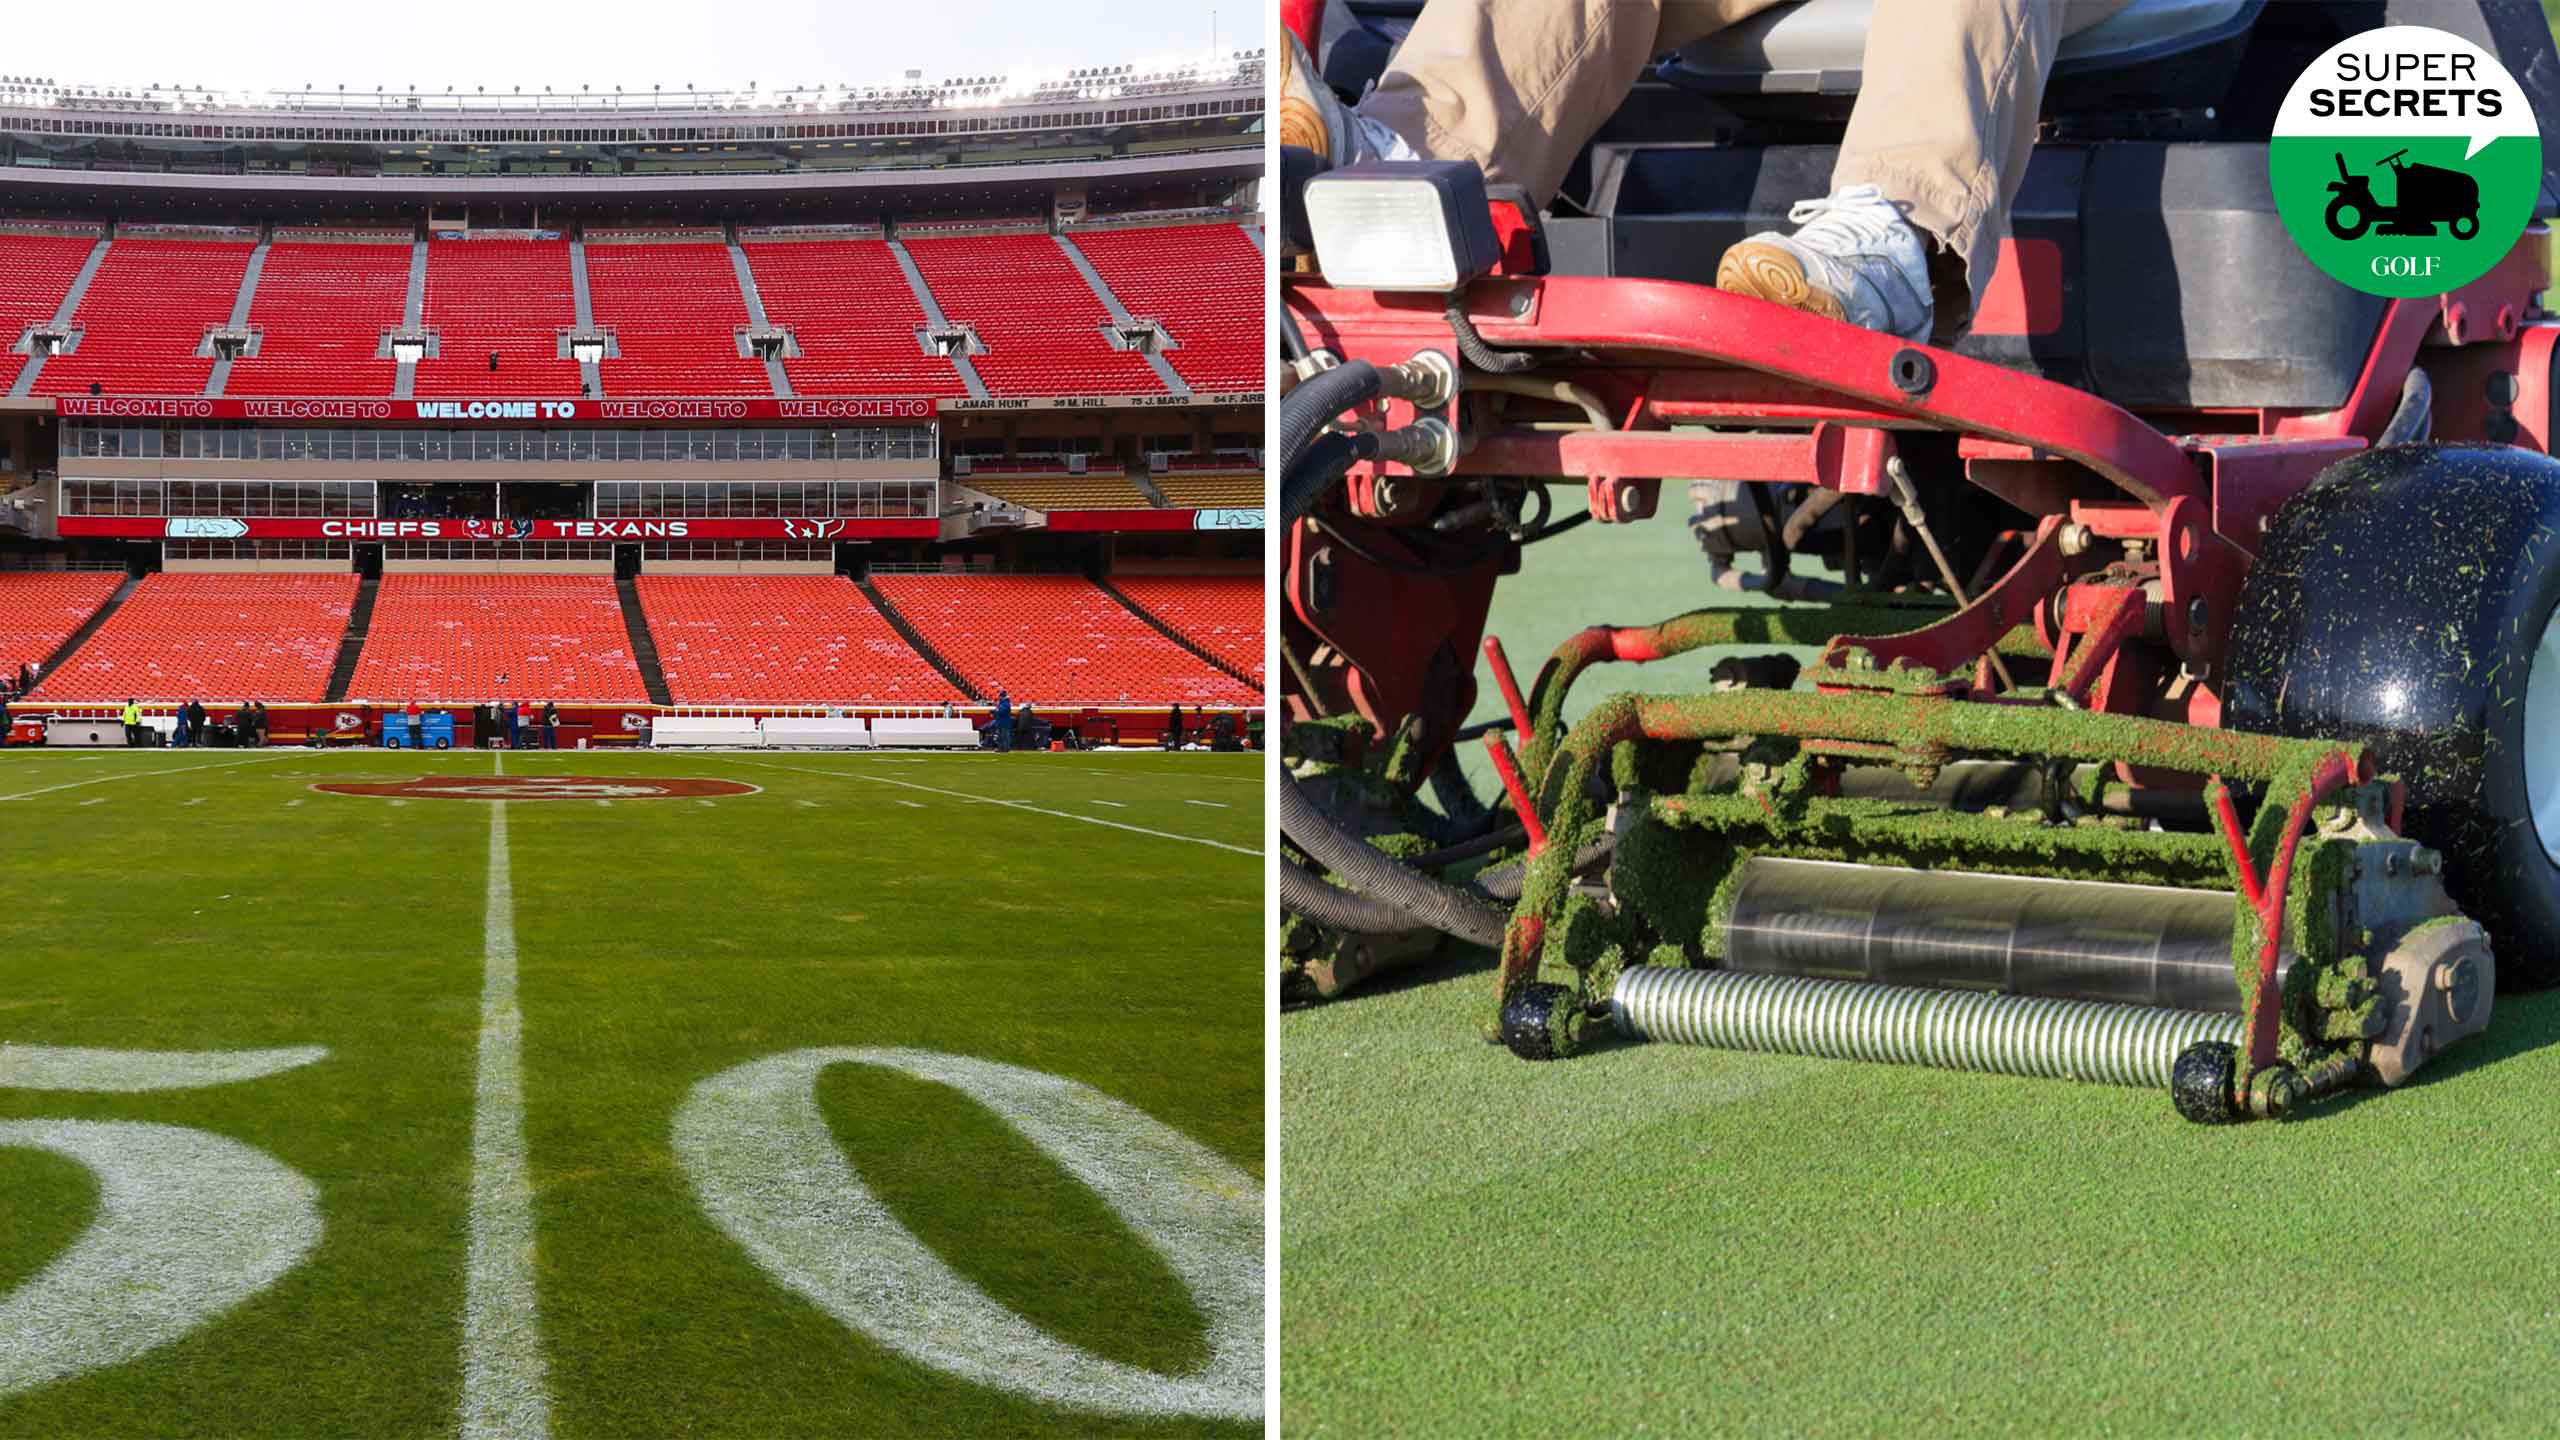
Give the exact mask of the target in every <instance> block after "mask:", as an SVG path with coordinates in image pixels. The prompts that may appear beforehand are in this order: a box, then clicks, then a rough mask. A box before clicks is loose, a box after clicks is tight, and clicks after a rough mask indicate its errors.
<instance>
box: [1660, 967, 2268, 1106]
mask: <svg viewBox="0 0 2560 1440" xmlns="http://www.w3.org/2000/svg"><path fill="white" fill-rule="evenodd" d="M1610 1011H1611V1015H1612V1017H1613V1018H1614V1019H1615V1021H1616V1023H1617V1027H1618V1031H1619V1033H1620V1034H1622V1035H1625V1036H1626V1037H1627V1038H1629V1039H1632V1040H1663V1041H1671V1042H1674V1043H1677V1044H1685V1045H1713V1046H1718V1047H1721V1048H1724V1049H1731V1050H1759V1051H1765V1052H1770V1053H1775V1054H1786V1055H1815V1056H1821V1057H1824V1058H1826V1059H1833V1060H1880V1061H1886V1062H1890V1063H1895V1064H1903V1065H1932V1066H1937V1067H1940V1068H1943V1069H1950V1070H1978V1071H1986V1072H1989V1073H1992V1074H1999V1075H2030V1076H2043V1077H2048V1078H2052V1079H2061V1080H2083V1081H2092V1082H2099V1083H2105V1084H2114V1085H2142V1086H2152V1087H2158V1088H2166V1087H2167V1086H2168V1084H2169V1073H2170V1069H2171V1067H2172V1066H2174V1065H2175V1064H2176V1063H2177V1058H2178V1052H2179V1051H2181V1050H2184V1049H2186V1048H2187V1047H2188V1046H2190V1045H2193V1044H2195V1043H2196V1042H2197V1041H2199V1040H2219V1041H2222V1042H2224V1043H2227V1044H2233V1045H2237V1044H2239V1043H2240V1039H2241V1021H2240V1018H2239V1017H2238V1016H2236V1015H2207V1014H2201V1013H2198V1012H2196V1011H2192V1010H2166V1009H2161V1008H2158V1007H2155V1006H2148V1005H2109V1004H2102V1003H2097V1002H2092V1001H2085V1000H2055V999H2045V998H2039V997H2035V996H2024V995H1995V994H1990V993H1986V992H1983V991H1979V990H1929V989H1922V988H1919V987H1916V986H1909V985H1872V984H1867V983H1865V982H1863V981H1854V980H1816V979H1809V978H1806V977H1804V976H1797V975H1748V974H1738V973H1736V972H1734V971H1730V970H1683V969H1676V968H1670V967H1665V966H1655V965H1636V966H1630V967H1628V968H1627V969H1626V970H1625V971H1623V972H1622V973H1621V974H1620V975H1619V977H1618V983H1617V989H1616V991H1615V993H1614V995H1613V996H1612V998H1611V1002H1610Z"/></svg>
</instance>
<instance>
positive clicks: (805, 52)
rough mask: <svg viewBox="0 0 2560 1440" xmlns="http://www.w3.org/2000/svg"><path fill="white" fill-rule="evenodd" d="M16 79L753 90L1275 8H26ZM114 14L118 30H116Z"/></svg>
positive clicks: (1179, 48) (846, 4) (1064, 46)
mask: <svg viewBox="0 0 2560 1440" xmlns="http://www.w3.org/2000/svg"><path fill="white" fill-rule="evenodd" d="M6 8H7V10H8V11H9V12H10V13H9V19H8V25H7V27H6V29H7V36H6V45H5V46H0V73H7V74H23V75H34V76H40V77H44V78H49V79H52V80H55V81H59V82H69V83H81V84H97V85H104V86H141V85H145V84H151V83H158V84H161V85H184V86H188V87H203V88H208V89H213V90H217V91H219V90H270V89H301V88H303V87H305V86H310V87H313V88H317V89H323V90H329V89H335V88H336V87H337V86H339V85H341V84H343V85H345V86H346V87H347V88H348V89H350V90H362V89H384V88H387V89H392V90H404V89H406V88H407V87H409V86H411V85H415V86H417V88H418V89H420V90H422V91H424V90H439V91H441V90H450V89H455V88H459V89H462V90H464V91H469V90H471V89H472V88H474V87H477V86H484V85H485V86H487V87H488V88H489V89H490V90H492V91H500V90H510V89H514V88H517V87H522V88H524V89H527V90H539V89H541V88H542V87H543V86H545V85H549V86H551V87H553V88H554V89H563V90H575V89H577V88H578V87H579V86H580V85H582V84H586V85H593V86H594V87H595V88H596V89H598V90H610V89H611V88H612V87H613V86H615V85H621V86H623V87H624V88H625V89H636V90H647V89H651V88H656V87H659V86H663V87H664V88H667V89H671V90H681V89H683V88H684V87H685V85H686V84H687V83H691V84H693V85H694V86H696V87H698V88H700V89H703V90H720V89H745V88H746V85H747V82H749V81H751V80H752V81H756V82H759V83H760V84H761V86H762V87H763V88H764V89H766V90H775V89H783V88H796V87H799V86H804V85H823V84H846V85H874V84H883V83H893V82H896V81H897V80H899V79H900V78H901V76H902V75H903V73H904V72H905V71H907V70H909V69H916V70H922V71H923V72H924V78H925V79H926V80H929V81H930V80H940V79H945V78H949V77H955V76H967V75H986V74H1004V73H1007V72H1008V71H1009V70H1013V69H1017V68H1018V69H1029V70H1052V69H1057V70H1063V69H1068V68H1073V67H1080V66H1085V65H1104V64H1114V63H1127V62H1139V61H1146V60H1155V59H1168V58H1193V57H1197V56H1201V55H1204V54H1206V53H1208V52H1209V50H1210V43H1211V42H1210V35H1211V23H1212V19H1213V17H1214V19H1215V24H1216V36H1217V50H1218V52H1219V53H1224V52H1226V51H1231V50H1238V49H1249V48H1251V47H1252V46H1253V45H1254V44H1255V43H1258V36H1257V35H1256V34H1255V33H1254V32H1255V31H1257V30H1258V29H1259V28H1260V26H1261V17H1262V16H1263V15H1264V14H1266V13H1267V12H1268V10H1269V6H1268V3H1267V0H888V3H883V0H744V3H722V0H711V3H707V4H705V3H699V0H697V3H682V4H680V3H677V0H601V3H596V0H590V3H586V4H577V5H570V4H563V3H560V0H435V3H432V4H428V5H419V6H389V5H379V4H366V3H362V0H228V3H221V4H207V3H205V0H107V3H106V5H105V6H104V7H103V8H102V9H91V8H89V7H88V6H85V5H67V4H46V5H40V4H32V3H28V4H9V5H7V6H6ZM102 18H104V19H105V20H106V21H107V22H108V23H107V28H106V29H105V30H104V31H102V30H101V28H100V22H101V19H102Z"/></svg>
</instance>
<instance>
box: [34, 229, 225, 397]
mask: <svg viewBox="0 0 2560 1440" xmlns="http://www.w3.org/2000/svg"><path fill="white" fill-rule="evenodd" d="M256 248H257V247H256V246H254V245H252V244H251V243H250V242H248V241H246V240H118V241H116V242H115V243H114V244H112V245H109V246H108V247H107V256H106V259H105V260H104V261H102V262H101V263H100V264H99V266H98V273H97V274H96V276H94V277H92V278H91V280H90V281H89V289H88V291H87V293H85V294H83V295H82V296H81V297H80V308H79V310H78V311H76V312H75V313H74V314H73V315H72V317H71V318H72V324H73V325H74V326H76V327H78V329H79V330H80V332H81V335H80V348H79V349H77V350H75V351H73V352H72V353H70V354H68V355H56V356H54V357H53V358H52V359H50V360H47V361H46V362H44V369H43V370H42V371H41V372H39V373H38V374H37V376H36V383H35V389H34V393H36V394H38V395H81V394H86V393H87V392H88V389H89V386H90V384H91V383H92V382H95V383H96V384H97V385H98V386H99V387H100V388H101V389H103V390H104V391H105V392H106V393H108V394H110V395H201V394H203V393H204V382H205V380H206V378H207V377H209V376H211V375H212V374H213V360H212V358H211V357H210V356H199V355H197V354H196V353H195V352H196V347H197V346H199V345H201V344H203V343H204V332H205V331H206V330H207V329H210V328H213V327H216V326H220V325H224V324H227V323H229V321H230V319H231V307H232V305H233V304H234V303H236V302H237V301H238V300H239V298H240V277H241V276H242V275H243V274H244V273H246V272H247V271H248V268H249V255H250V253H251V252H252V251H253V250H255V249H256ZM11 338H13V339H14V338H15V337H14V336H13V337H11Z"/></svg>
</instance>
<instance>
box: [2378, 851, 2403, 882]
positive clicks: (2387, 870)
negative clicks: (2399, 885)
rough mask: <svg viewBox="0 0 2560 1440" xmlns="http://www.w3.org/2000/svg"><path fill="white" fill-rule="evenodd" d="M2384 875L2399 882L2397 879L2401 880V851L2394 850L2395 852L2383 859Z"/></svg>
mask: <svg viewBox="0 0 2560 1440" xmlns="http://www.w3.org/2000/svg"><path fill="white" fill-rule="evenodd" d="M2382 873H2383V874H2385V875H2388V876H2390V877H2391V878H2393V879H2395V880H2397V879H2399V878H2400V852H2399V851H2397V850H2394V851H2392V852H2391V853H2390V854H2388V855H2385V856H2383V857H2382Z"/></svg>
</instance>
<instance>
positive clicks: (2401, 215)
mask: <svg viewBox="0 0 2560 1440" xmlns="http://www.w3.org/2000/svg"><path fill="white" fill-rule="evenodd" d="M2408 153H2409V152H2408V151H2406V150H2395V151H2393V152H2391V153H2390V154H2388V155H2385V156H2383V157H2382V158H2381V159H2380V160H2378V161H2376V162H2375V166H2376V168H2380V167H2381V166H2384V165H2388V166H2390V167H2391V174H2392V177H2393V179H2394V181H2395V182H2396V183H2395V184H2394V186H2393V189H2394V190H2395V191H2396V192H2397V195H2398V198H2399V203H2398V204H2396V205H2391V206H2385V205H2383V204H2382V203H2381V202H2380V201H2378V200H2376V199H2374V198H2373V180H2372V178H2371V177H2370V176H2365V175H2350V174H2348V173H2347V157H2346V156H2345V155H2343V154H2337V153H2336V152H2332V155H2333V158H2335V159H2336V160H2337V162H2338V178H2337V179H2336V180H2334V181H2331V182H2330V185H2329V189H2330V190H2331V191H2332V192H2333V193H2335V194H2336V196H2337V198H2336V199H2334V200H2331V201H2330V202H2329V214H2328V217H2327V218H2328V221H2329V233H2330V234H2332V235H2335V236H2337V237H2338V238H2339V239H2341V240H2355V239H2360V238H2362V237H2363V235H2364V232H2365V229H2366V227H2367V226H2370V225H2372V224H2373V223H2374V222H2375V221H2377V220H2379V221H2381V222H2382V224H2381V226H2380V228H2378V229H2376V230H2375V231H2374V233H2375V234H2377V235H2428V236H2432V235H2434V234H2435V233H2436V224H2437V222H2438V221H2442V222H2444V223H2445V224H2446V225H2447V226H2449V227H2450V228H2451V229H2452V231H2453V238H2454V239H2456V240H2468V239H2470V238H2471V237H2472V236H2474V235H2477V234H2479V233H2480V182H2479V181H2477V180H2474V179H2472V178H2471V177H2470V176H2469V175H2466V174H2464V173H2463V172H2461V171H2459V170H2447V169H2445V168H2444V167H2443V166H2441V165H2403V164H2401V163H2400V157H2401V156H2403V155H2406V154H2408Z"/></svg>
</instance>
